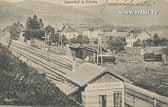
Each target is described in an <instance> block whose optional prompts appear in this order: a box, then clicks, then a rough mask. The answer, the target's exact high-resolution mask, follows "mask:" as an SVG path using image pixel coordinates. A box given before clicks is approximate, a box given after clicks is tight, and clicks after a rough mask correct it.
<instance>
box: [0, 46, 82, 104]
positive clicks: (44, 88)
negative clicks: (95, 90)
mask: <svg viewBox="0 0 168 107" xmlns="http://www.w3.org/2000/svg"><path fill="white" fill-rule="evenodd" d="M0 85H1V87H0V105H29V106H58V107H62V106H63V107H71V106H72V107H79V106H78V105H77V104H76V103H75V102H73V101H72V100H70V99H69V98H68V97H67V96H66V95H65V94H63V93H62V92H61V91H60V90H59V88H57V87H56V86H55V85H54V84H52V83H50V81H49V80H47V79H46V78H45V75H43V74H38V72H34V70H33V69H32V68H29V67H28V66H27V65H26V64H25V63H23V62H22V61H20V60H19V59H17V58H16V57H15V56H13V55H11V53H10V52H9V51H8V50H7V49H5V48H3V47H1V46H0Z"/></svg>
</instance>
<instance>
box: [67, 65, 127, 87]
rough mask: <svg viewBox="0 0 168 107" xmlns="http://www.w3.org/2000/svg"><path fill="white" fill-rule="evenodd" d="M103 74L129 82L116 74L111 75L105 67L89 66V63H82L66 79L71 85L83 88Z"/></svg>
mask: <svg viewBox="0 0 168 107" xmlns="http://www.w3.org/2000/svg"><path fill="white" fill-rule="evenodd" d="M104 73H109V74H111V75H114V76H115V77H117V78H119V79H120V80H122V81H126V82H130V81H129V80H127V79H125V78H124V77H122V76H120V75H118V74H116V73H111V72H109V71H108V69H106V68H105V67H102V66H98V65H96V64H91V63H83V64H81V65H80V66H79V67H78V68H77V70H76V72H72V73H70V74H68V75H66V77H67V78H68V80H69V81H71V82H72V83H74V84H76V85H77V86H79V87H83V86H85V85H86V84H88V83H89V82H91V81H92V80H94V79H96V78H97V77H99V76H101V75H103V74H104Z"/></svg>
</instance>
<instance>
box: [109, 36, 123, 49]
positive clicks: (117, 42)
mask: <svg viewBox="0 0 168 107" xmlns="http://www.w3.org/2000/svg"><path fill="white" fill-rule="evenodd" d="M125 45H126V42H125V39H124V38H121V37H117V38H113V37H111V38H110V39H109V41H108V48H109V49H111V50H116V51H122V50H124V49H125V48H124V47H125Z"/></svg>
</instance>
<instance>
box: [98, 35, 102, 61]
mask: <svg viewBox="0 0 168 107" xmlns="http://www.w3.org/2000/svg"><path fill="white" fill-rule="evenodd" d="M102 36H103V33H102V32H101V33H99V34H98V49H97V64H99V56H100V63H101V64H103V50H102Z"/></svg>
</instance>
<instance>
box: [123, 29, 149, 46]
mask: <svg viewBox="0 0 168 107" xmlns="http://www.w3.org/2000/svg"><path fill="white" fill-rule="evenodd" d="M149 38H151V35H150V34H149V33H148V32H147V31H145V30H143V31H139V30H138V31H131V32H129V35H128V36H127V37H126V43H127V46H126V47H134V43H135V42H137V41H138V40H140V42H141V44H142V42H143V41H144V40H147V39H149Z"/></svg>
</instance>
